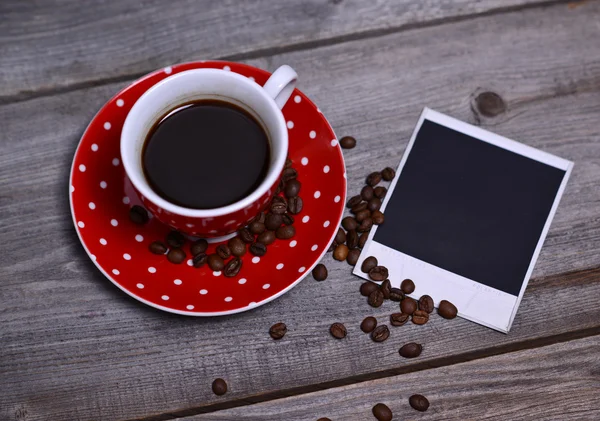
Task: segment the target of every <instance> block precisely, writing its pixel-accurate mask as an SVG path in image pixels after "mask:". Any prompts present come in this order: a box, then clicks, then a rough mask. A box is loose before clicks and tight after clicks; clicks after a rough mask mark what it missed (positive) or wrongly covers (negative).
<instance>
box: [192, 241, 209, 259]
mask: <svg viewBox="0 0 600 421" xmlns="http://www.w3.org/2000/svg"><path fill="white" fill-rule="evenodd" d="M207 248H208V241H206V240H205V239H203V238H201V239H199V240H196V241H194V243H193V244H192V245H191V246H190V251H191V252H192V256H195V255H197V254H200V253H204V252H205V251H206V249H207Z"/></svg>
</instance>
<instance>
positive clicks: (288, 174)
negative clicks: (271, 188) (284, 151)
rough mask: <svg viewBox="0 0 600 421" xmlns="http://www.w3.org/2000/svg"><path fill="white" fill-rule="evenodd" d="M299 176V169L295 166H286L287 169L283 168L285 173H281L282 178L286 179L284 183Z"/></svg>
mask: <svg viewBox="0 0 600 421" xmlns="http://www.w3.org/2000/svg"><path fill="white" fill-rule="evenodd" d="M296 177H298V171H296V169H295V168H290V167H288V168H286V169H285V170H283V173H282V174H281V179H282V180H283V181H284V183H287V182H288V181H290V180H293V179H294V178H296Z"/></svg>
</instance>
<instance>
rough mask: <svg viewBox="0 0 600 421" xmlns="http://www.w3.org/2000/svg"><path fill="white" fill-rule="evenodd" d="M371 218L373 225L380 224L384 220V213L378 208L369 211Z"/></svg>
mask: <svg viewBox="0 0 600 421" xmlns="http://www.w3.org/2000/svg"><path fill="white" fill-rule="evenodd" d="M371 219H372V220H373V223H374V224H375V225H381V224H383V223H384V222H385V215H384V214H383V212H381V211H380V210H376V211H375V212H372V213H371Z"/></svg>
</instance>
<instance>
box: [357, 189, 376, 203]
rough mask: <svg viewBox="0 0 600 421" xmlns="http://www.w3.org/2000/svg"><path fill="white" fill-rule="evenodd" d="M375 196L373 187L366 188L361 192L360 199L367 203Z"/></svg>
mask: <svg viewBox="0 0 600 421" xmlns="http://www.w3.org/2000/svg"><path fill="white" fill-rule="evenodd" d="M374 195H375V192H374V191H373V187H371V186H364V187H363V188H362V190H361V191H360V197H362V198H363V200H365V201H367V202H368V201H369V200H371V199H372V198H373V196H374Z"/></svg>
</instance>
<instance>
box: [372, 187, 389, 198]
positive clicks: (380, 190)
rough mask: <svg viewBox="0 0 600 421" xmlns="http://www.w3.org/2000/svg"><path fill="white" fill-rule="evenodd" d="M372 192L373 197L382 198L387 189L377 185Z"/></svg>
mask: <svg viewBox="0 0 600 421" xmlns="http://www.w3.org/2000/svg"><path fill="white" fill-rule="evenodd" d="M373 193H374V194H375V197H378V198H380V199H383V198H384V197H385V195H386V193H387V189H386V188H385V187H383V186H377V187H375V188H374V189H373Z"/></svg>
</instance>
